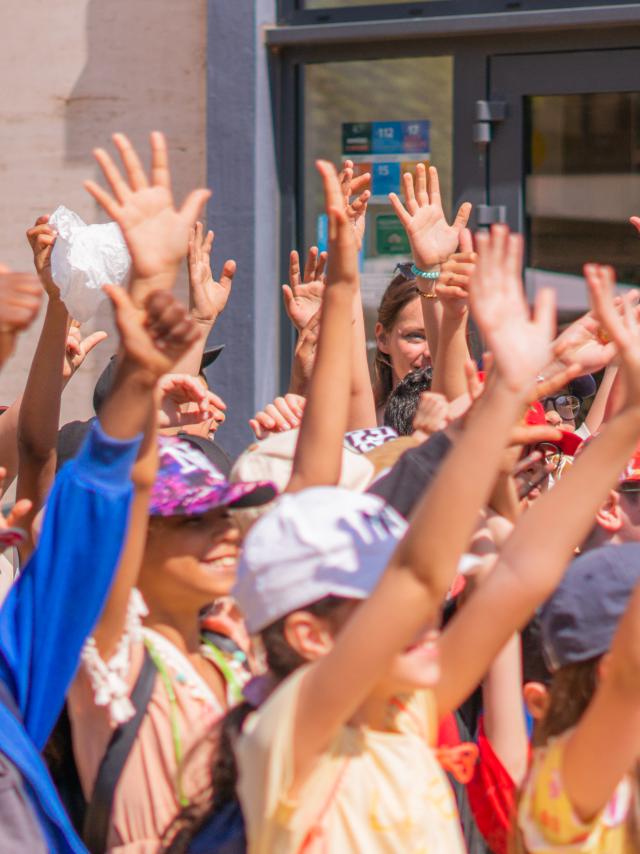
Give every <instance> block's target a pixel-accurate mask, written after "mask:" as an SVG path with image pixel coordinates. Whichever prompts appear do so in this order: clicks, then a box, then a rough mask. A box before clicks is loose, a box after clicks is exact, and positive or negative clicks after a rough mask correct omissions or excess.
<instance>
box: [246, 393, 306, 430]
mask: <svg viewBox="0 0 640 854" xmlns="http://www.w3.org/2000/svg"><path fill="white" fill-rule="evenodd" d="M305 404H306V398H304V397H302V396H301V395H299V394H291V393H289V394H286V395H285V396H284V397H276V399H275V400H274V401H273V403H269V404H268V405H267V406H265V408H264V409H261V410H260V411H259V412H256V414H255V415H254V416H253V418H251V419H249V426H250V427H251V429H252V430H253V432H254V434H255V437H256V439H264V438H265V436H267V435H268V434H269V433H286V432H287V430H295V428H296V427H299V426H300V421H301V420H302V413H303V412H304V407H305Z"/></svg>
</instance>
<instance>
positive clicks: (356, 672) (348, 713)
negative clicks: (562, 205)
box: [294, 227, 554, 782]
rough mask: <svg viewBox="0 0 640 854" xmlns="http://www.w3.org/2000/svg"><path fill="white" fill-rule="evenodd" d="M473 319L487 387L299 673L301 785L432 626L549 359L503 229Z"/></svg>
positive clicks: (491, 245) (549, 323)
mask: <svg viewBox="0 0 640 854" xmlns="http://www.w3.org/2000/svg"><path fill="white" fill-rule="evenodd" d="M479 256H480V257H479V263H478V269H479V270H480V271H481V275H480V280H479V282H477V283H476V309H477V311H476V314H477V319H478V321H479V323H481V325H482V327H483V332H484V334H485V336H486V337H487V339H488V340H489V342H490V343H491V344H492V347H493V349H494V351H495V356H496V359H495V361H496V378H495V381H492V382H490V383H489V385H488V388H487V390H486V391H485V393H484V395H483V396H482V397H481V398H480V400H479V402H478V403H477V405H476V408H475V410H474V411H473V412H472V413H471V414H470V415H469V420H468V426H467V428H466V430H465V431H464V433H463V435H462V437H461V438H460V440H459V441H458V442H457V443H456V444H455V446H454V448H453V450H452V451H451V452H450V454H449V455H448V457H447V458H446V460H445V462H444V464H443V466H442V468H441V469H440V471H439V473H438V475H437V477H436V478H435V480H434V481H433V483H432V485H431V488H430V489H429V491H428V492H427V494H426V496H425V497H424V498H423V499H422V500H421V502H420V503H419V505H418V507H417V509H416V511H415V514H414V516H413V519H412V524H411V526H410V528H409V530H408V532H407V534H406V536H405V537H404V539H403V540H402V541H401V542H400V544H399V545H398V547H397V549H396V552H395V554H394V555H393V557H392V559H391V562H390V564H389V566H388V567H387V569H386V570H385V572H384V575H383V576H382V578H381V580H380V582H379V583H378V586H377V587H376V589H375V590H374V592H373V593H372V594H371V596H370V597H369V599H367V600H366V601H365V602H363V604H362V605H360V606H359V607H358V609H357V610H356V612H355V613H354V614H353V615H352V616H351V617H350V619H349V620H348V622H347V624H346V626H345V627H344V629H343V630H342V631H341V632H340V634H339V635H338V637H337V638H336V641H335V644H334V647H333V649H332V650H331V651H330V652H329V654H328V655H326V656H325V657H323V658H321V659H319V660H318V661H317V662H316V663H315V664H314V665H313V666H312V667H311V668H310V669H309V671H308V672H307V673H306V674H305V677H304V678H303V680H302V683H301V686H300V694H299V699H298V708H297V714H296V721H297V722H298V723H297V725H296V732H295V736H294V738H295V757H296V770H295V779H296V781H297V782H301V781H302V779H303V778H304V776H305V775H306V773H307V772H308V771H309V770H310V768H311V766H312V763H313V761H314V760H315V758H316V757H317V756H318V754H319V753H320V752H321V751H322V750H323V749H324V748H326V746H327V744H328V742H329V740H330V738H331V736H332V735H333V733H334V732H335V731H336V730H337V729H338V728H339V727H340V725H342V724H343V723H345V722H346V721H348V720H349V719H350V718H351V717H352V716H353V715H354V713H355V712H356V711H357V709H358V708H359V707H360V705H361V704H362V703H363V702H364V700H365V699H366V698H367V697H368V695H369V694H370V693H371V691H372V690H373V688H374V686H375V685H376V684H377V683H378V682H379V681H381V680H382V679H383V678H385V676H386V675H387V674H388V672H389V670H390V667H391V664H392V661H393V659H394V657H395V656H396V655H397V654H398V653H400V652H401V651H402V650H404V649H405V648H406V647H407V646H409V645H410V644H411V643H412V642H414V641H415V639H416V637H417V636H419V635H420V633H421V632H424V631H425V630H426V629H427V628H429V627H430V626H431V627H434V626H436V625H437V623H438V618H439V612H440V606H441V604H442V601H443V599H444V597H445V595H446V593H447V591H448V589H449V587H450V585H451V582H452V581H453V578H454V576H455V573H456V569H457V565H458V561H459V558H460V555H461V554H462V552H463V551H464V549H465V547H466V544H467V543H468V542H469V540H470V538H471V535H472V532H473V530H474V527H475V524H476V521H477V517H478V513H479V511H480V509H481V508H482V507H483V505H484V504H485V503H486V501H487V499H488V497H489V494H490V492H491V488H492V486H493V483H494V480H495V477H496V474H497V472H498V468H499V465H500V459H501V454H502V451H503V449H504V447H505V445H506V443H507V441H508V436H509V431H510V428H511V426H512V425H513V423H514V422H515V421H516V420H517V418H518V416H519V415H520V413H521V411H522V410H523V409H524V407H525V405H526V401H527V398H528V396H529V392H530V389H531V388H532V387H533V385H534V384H535V378H536V375H537V373H538V371H539V370H540V367H541V366H542V365H543V364H545V362H546V361H547V360H548V358H549V348H550V341H551V337H552V331H553V330H552V327H553V320H552V316H553V312H554V301H553V297H552V294H550V293H549V292H543V294H542V297H541V300H540V303H539V305H538V307H537V312H536V318H535V320H534V321H533V322H530V321H529V318H528V313H527V309H526V305H525V304H524V301H523V298H522V295H521V290H520V287H521V282H520V278H519V269H518V267H519V263H520V259H521V243H520V241H519V239H518V238H516V237H509V236H508V230H507V229H506V228H504V227H502V228H496V229H494V232H493V234H492V237H491V239H490V238H489V236H488V235H486V236H482V237H481V239H480V240H479Z"/></svg>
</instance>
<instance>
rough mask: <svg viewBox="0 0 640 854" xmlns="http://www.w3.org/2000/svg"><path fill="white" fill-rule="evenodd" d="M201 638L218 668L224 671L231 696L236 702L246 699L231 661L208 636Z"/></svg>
mask: <svg viewBox="0 0 640 854" xmlns="http://www.w3.org/2000/svg"><path fill="white" fill-rule="evenodd" d="M200 640H201V641H202V642H203V643H204V644H205V646H206V647H207V648H208V650H209V654H210V655H211V658H212V659H213V663H214V664H215V666H216V667H217V668H218V670H219V671H220V672H221V673H222V675H223V677H224V680H225V682H226V683H227V685H228V686H229V690H230V692H231V696H232V697H233V701H234V703H241V702H242V700H243V699H244V695H243V693H242V685H241V684H240V680H239V679H238V677H237V676H236V675H235V673H234V672H233V670H232V669H231V667H230V666H229V663H228V662H227V660H226V659H225V657H224V655H223V654H222V652H220V650H219V649H218V647H217V646H216V645H215V644H214V643H212V642H211V641H210V640H209V639H208V638H205V637H202V638H200Z"/></svg>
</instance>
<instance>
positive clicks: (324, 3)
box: [304, 0, 407, 9]
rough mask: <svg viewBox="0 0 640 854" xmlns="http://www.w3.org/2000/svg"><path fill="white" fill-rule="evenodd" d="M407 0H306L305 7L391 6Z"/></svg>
mask: <svg viewBox="0 0 640 854" xmlns="http://www.w3.org/2000/svg"><path fill="white" fill-rule="evenodd" d="M406 2H407V0H306V2H305V4H304V8H305V9H343V8H344V7H345V6H393V5H394V4H395V3H406Z"/></svg>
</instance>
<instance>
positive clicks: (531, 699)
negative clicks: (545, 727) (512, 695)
mask: <svg viewBox="0 0 640 854" xmlns="http://www.w3.org/2000/svg"><path fill="white" fill-rule="evenodd" d="M522 693H523V695H524V701H525V703H526V706H527V709H528V711H529V714H530V715H531V717H532V718H533V719H534V721H541V720H542V719H543V718H544V716H545V715H546V714H547V709H548V708H549V689H548V688H547V686H546V685H544V684H543V683H542V682H525V685H524V688H523V689H522Z"/></svg>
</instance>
